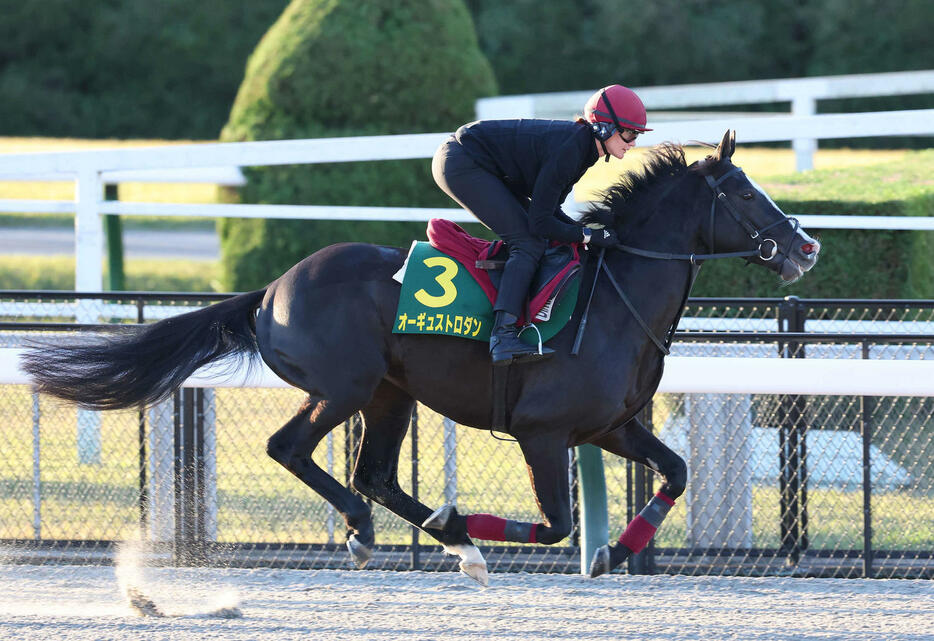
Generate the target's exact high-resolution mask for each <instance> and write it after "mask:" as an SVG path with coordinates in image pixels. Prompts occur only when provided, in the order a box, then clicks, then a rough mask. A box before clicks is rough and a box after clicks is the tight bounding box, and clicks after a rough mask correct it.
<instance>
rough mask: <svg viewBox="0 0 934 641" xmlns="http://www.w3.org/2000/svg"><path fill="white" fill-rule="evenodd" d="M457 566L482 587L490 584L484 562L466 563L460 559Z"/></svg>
mask: <svg viewBox="0 0 934 641" xmlns="http://www.w3.org/2000/svg"><path fill="white" fill-rule="evenodd" d="M459 567H460V569H461V572H463V573H464V574H466V575H467V576H469V577H470V578H471V579H473V580H474V581H476V582H477V583H479V584H480V585H482V586H483V587H488V586H489V585H490V575H489V573H488V572H487V571H486V563H467V562H466V561H461V562H460V564H459Z"/></svg>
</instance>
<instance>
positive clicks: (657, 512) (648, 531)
mask: <svg viewBox="0 0 934 641" xmlns="http://www.w3.org/2000/svg"><path fill="white" fill-rule="evenodd" d="M674 504H675V502H674V500H673V499H671V498H669V497H667V496H665V495H664V494H662V493H661V492H656V493H655V498H653V499H652V500H651V501H649V504H648V505H646V506H645V508H643V510H642V512H640V513H639V514H638V515H636V518H634V519H633V520H632V522H631V523H630V524H629V525H627V526H626V531H625V532H623V533H622V534H621V535H620V537H619V542H620V543H622V544H623V545H625V546H626V547H627V548H629V549H630V550H632V551H633V554H638V553H639V552H641V551H642V550H643V549H645V546H646V545H648V544H649V541H651V540H652V537H653V536H655V532H656V530H658V526H659V525H661V524H662V520H664V518H665V515H666V514H667V513H668V510H670V509H671V507H672V506H674ZM643 515H644V516H643ZM646 517H648V518H646ZM648 519H651V520H652V522H651V523H650V522H649V520H648Z"/></svg>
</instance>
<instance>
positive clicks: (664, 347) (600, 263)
mask: <svg viewBox="0 0 934 641" xmlns="http://www.w3.org/2000/svg"><path fill="white" fill-rule="evenodd" d="M741 172H742V169H740V168H739V167H733V168H732V169H731V170H730V171H728V172H726V173H725V174H723V175H722V176H720V178H717V179H714V178H713V177H712V176H709V175H708V176H704V179H705V180H706V182H707V185H708V186H709V187H710V189H711V191H713V193H714V198H713V200H712V201H711V203H710V241H709V247H710V250H711V253H709V254H677V253H671V252H657V251H652V250H649V249H640V248H638V247H631V246H629V245H624V244H622V243H619V244H617V245H616V248H617V249H619V250H620V251H624V252H626V253H628V254H633V255H635V256H642V257H643V258H652V259H656V260H687V261H690V263H691V275H690V278H689V279H688V286H687V290H686V291H685V293H684V297H683V299H682V304H681V308H680V310H679V312H678V315H677V317H676V318H675V320H674V322H673V323H672V325H671V327H669V329H668V332H667V335H666V340H665V341H664V342H662V341H661V340H660V339H659V338H658V337H657V336H656V335H655V333H654V332H653V331H652V329H651V328H650V327H649V325H648V323H646V322H645V319H643V318H642V315H641V314H639V312H638V311H637V310H636V308H635V306H634V305H633V304H632V301H631V300H629V297H628V296H626V293H625V292H624V291H623V288H622V287H620V285H619V283H618V282H617V281H616V277H615V276H613V273H612V272H611V271H610V269H609V268H608V267H607V266H606V262H605V261H604V253H605V252H606V249H605V248H601V249H600V255H599V258H598V259H597V268H596V270H594V277H593V283H592V284H591V286H590V295H589V296H588V297H587V304H586V306H585V307H584V312H583V314H582V315H581V320H580V324H579V325H578V328H577V336H576V338H575V339H574V347H573V349H572V350H571V355H573V356H577V354H578V352H579V351H580V345H581V341H582V340H583V338H584V329H585V328H586V327H587V318H588V316H589V314H590V303H591V301H592V300H593V294H594V290H595V289H596V287H597V279H598V278H599V277H600V272H601V270H602V271H603V272H605V273H606V275H607V277H608V278H609V279H610V283H611V284H612V285H613V288H614V289H615V290H616V293H617V294H618V295H619V297H620V299H622V301H623V303H624V304H625V305H626V307H627V309H629V312H630V313H631V314H632V315H633V318H635V319H636V322H638V323H639V326H640V327H641V328H642V331H644V332H645V333H646V335H648V337H649V338H650V339H651V340H652V342H653V343H655V346H656V347H658V349H659V350H660V351H661V352H662V354H664V355H665V356H667V355H668V354H669V353H670V350H669V347H670V346H671V341H672V339H673V338H674V334H675V328H676V327H677V326H678V321H680V320H681V314H682V312H683V311H684V305H685V304H687V299H688V296H689V294H690V292H691V287H692V286H693V285H694V279H695V278H697V272H698V271H699V268H700V266H699V265H698V262H697V261H703V260H714V259H717V258H749V257H751V256H758V257H759V258H760V259H761V260H763V261H770V260H772V259H773V258H775V255H776V254H777V253H778V243H777V242H776V241H775V240H773V239H771V238H762V234H763V233H764V232H766V231H768V230H769V229H772V228H773V227H775V226H777V225H780V224H781V223H784V222H791V223H792V224H793V232H792V235H791V238H790V239H789V241H788V247H786V249H785V251H784V252H783V255H785V256H787V255H788V253H789V251H790V250H791V244H792V242H794V234H795V233H797V231H798V229H799V227H800V223H799V222H798V220H797V219H796V218H791V217H790V216H785V217H784V218H783V219H781V220H777V221H775V222H774V223H772V224H770V225H767V226H765V227H763V228H762V229H757V228H756V227H754V226H753V225H752V224H751V223H750V222H749V221H748V220H747V219H746V218H745V217H743V215H742V214H740V213H739V212H738V211H736V208H735V207H734V206H733V204H732V203H731V202H730V201H729V199H728V198H727V195H726V193H724V191H723V190H722V189H720V185H721V183H723V181H725V180H726V179H727V178H729V177H730V176H732V175H733V174H736V173H741ZM717 203H722V204H723V205H724V207H725V208H726V210H727V212H729V214H730V216H731V217H732V218H733V220H735V221H736V222H737V223H738V224H739V225H740V226H741V227H742V228H743V230H744V231H745V232H746V233H747V234H748V235H749V237H750V238H751V239H752V240H754V241H758V243H759V245H758V246H757V247H756V248H755V249H752V250H749V251H735V252H715V251H714V222H715V219H716V214H717ZM766 243H771V244H772V247H771V250H770V251H769V252H768V254H767V255H766V253H765V251H763V248H764V247H765V245H766Z"/></svg>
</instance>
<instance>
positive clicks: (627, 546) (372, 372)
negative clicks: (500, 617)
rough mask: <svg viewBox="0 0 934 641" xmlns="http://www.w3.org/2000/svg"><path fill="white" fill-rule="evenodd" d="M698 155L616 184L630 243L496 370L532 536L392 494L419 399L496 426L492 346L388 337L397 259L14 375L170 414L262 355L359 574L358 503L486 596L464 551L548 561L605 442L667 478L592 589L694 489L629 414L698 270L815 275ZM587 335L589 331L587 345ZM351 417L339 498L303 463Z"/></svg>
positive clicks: (332, 249)
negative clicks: (179, 399) (514, 544)
mask: <svg viewBox="0 0 934 641" xmlns="http://www.w3.org/2000/svg"><path fill="white" fill-rule="evenodd" d="M709 147H710V148H712V149H713V151H712V152H711V153H710V155H708V156H707V157H706V158H705V159H704V160H701V161H697V162H694V163H692V164H690V165H688V164H687V162H686V161H685V156H684V150H683V148H682V147H681V146H679V145H675V144H672V143H665V144H662V145H659V146H658V147H655V148H654V149H653V150H652V151H650V154H649V157H648V160H647V161H646V163H645V167H644V168H643V171H642V172H637V173H630V174H627V175H625V176H624V177H623V178H622V179H621V180H620V182H619V183H617V184H616V185H614V186H613V187H611V188H609V189H608V190H607V191H606V192H605V193H604V194H603V198H602V200H601V201H599V202H597V203H596V204H594V205H592V206H591V208H590V209H589V211H587V212H586V213H585V214H584V216H583V219H582V222H583V223H585V224H590V225H592V226H599V225H601V224H602V225H603V226H607V227H612V228H613V229H615V230H616V231H617V233H618V234H619V238H620V243H621V244H620V245H619V247H618V248H614V249H610V250H606V251H605V252H600V255H599V256H596V255H595V254H596V252H595V251H587V252H583V253H585V254H586V255H585V257H584V259H583V270H582V273H583V277H582V281H581V282H582V286H581V287H580V292H581V293H580V295H579V300H578V302H577V305H576V308H575V310H574V313H573V315H572V317H571V321H570V322H569V323H568V324H567V325H566V326H565V327H564V329H562V330H561V331H560V332H559V333H558V334H557V335H555V336H554V337H553V338H552V339H551V340H550V341H549V345H550V346H551V347H552V348H553V349H554V350H555V355H554V356H553V357H552V358H551V359H549V360H547V361H543V362H540V363H535V364H526V365H519V364H515V365H510V366H509V367H508V368H506V369H507V376H508V386H507V390H508V392H507V394H508V396H507V398H506V399H505V401H506V403H507V406H508V407H509V417H510V420H509V424H508V426H507V427H506V428H504V429H505V431H507V432H508V433H509V434H510V435H511V436H512V437H513V438H514V439H515V440H516V441H517V442H518V445H519V448H520V449H521V451H522V454H523V457H524V459H525V462H526V464H527V467H528V470H529V474H530V478H531V484H532V489H533V491H534V494H535V497H536V499H537V502H538V505H539V508H540V511H541V516H542V519H541V521H540V522H538V523H524V522H518V521H513V520H507V519H503V518H500V517H498V516H494V515H490V514H469V515H463V514H459V513H458V512H457V510H456V507H455V506H442V507H441V508H440V509H437V510H434V511H433V510H432V509H431V508H429V507H428V506H426V505H424V504H423V503H421V502H420V501H418V500H415V499H414V498H412V497H411V496H410V495H408V494H407V493H406V492H404V491H403V490H402V488H401V487H400V486H399V483H398V479H397V472H398V459H399V453H400V448H401V445H402V441H403V438H404V437H405V435H406V432H407V429H408V425H409V420H410V417H411V415H412V411H413V408H414V406H415V403H416V402H421V403H423V404H424V405H426V406H428V407H429V408H431V409H432V410H434V411H436V412H438V413H440V414H442V415H444V416H446V417H449V418H451V419H453V420H454V421H456V422H457V423H459V424H460V425H464V426H469V427H473V428H479V429H490V428H491V427H492V426H493V425H494V422H493V418H492V413H493V406H494V403H495V402H496V395H497V391H496V390H497V386H495V385H494V383H493V371H494V370H493V367H492V365H491V362H490V358H489V353H488V350H487V346H486V345H485V344H484V343H480V342H477V341H473V340H463V339H458V338H456V337H453V338H452V337H445V336H431V335H421V336H419V335H408V334H394V333H393V332H392V329H393V324H394V321H395V313H396V307H397V303H398V300H399V295H400V285H399V283H398V282H396V281H394V280H393V274H395V273H396V272H397V271H398V270H399V269H400V267H401V266H402V265H403V262H404V260H405V258H406V251H405V250H403V249H399V248H391V247H384V246H377V245H369V244H362V243H342V244H337V245H331V246H329V247H326V248H324V249H321V250H320V251H318V252H316V253H314V254H312V255H311V256H309V257H308V258H305V259H304V260H302V261H301V262H299V263H298V264H296V265H295V266H294V267H292V268H291V269H290V270H289V271H288V272H286V273H285V274H284V275H282V276H281V277H279V278H278V279H277V280H275V281H273V282H272V283H270V284H269V285H268V286H267V287H265V288H263V289H259V290H256V291H252V292H248V293H244V294H240V295H238V296H235V297H232V298H230V299H227V300H225V301H222V302H220V303H216V304H214V305H211V306H209V307H206V308H204V309H201V310H198V311H193V312H189V313H186V314H182V315H179V316H176V317H172V318H168V319H165V320H162V321H159V322H157V323H154V324H152V325H147V326H143V327H141V328H140V329H139V330H138V331H137V332H133V333H131V334H130V335H117V336H105V337H103V338H97V339H93V340H91V341H90V342H86V341H78V342H73V343H72V344H65V345H61V344H58V345H48V346H34V347H32V348H30V349H28V350H26V352H25V354H24V356H23V357H22V363H21V366H22V367H23V369H24V370H25V371H26V372H27V373H29V374H30V375H31V377H32V379H33V381H34V382H35V385H36V387H37V388H38V390H39V391H40V392H43V393H47V394H51V395H53V396H57V397H59V398H62V399H65V400H67V401H70V402H73V403H76V404H78V405H79V406H82V407H85V408H88V409H94V410H111V409H120V408H128V407H138V406H140V405H147V404H152V403H155V402H157V401H159V400H161V399H164V398H165V397H167V396H168V395H170V394H171V393H172V392H173V391H174V390H175V389H177V388H178V387H179V386H180V385H181V384H182V383H183V382H184V381H185V379H186V378H188V377H189V376H190V375H191V374H192V373H193V372H195V370H197V369H198V368H199V367H202V366H204V365H206V364H208V363H211V362H212V361H218V360H220V359H226V358H227V357H239V358H240V359H243V358H245V357H247V358H248V359H249V360H251V361H252V360H255V357H256V355H257V354H258V355H259V356H260V357H261V358H262V360H263V361H264V362H265V363H266V364H267V365H268V366H269V368H270V369H271V370H272V371H273V372H275V373H276V374H277V375H278V376H280V377H281V378H282V379H283V380H285V381H286V382H287V383H289V384H291V385H293V386H295V387H297V388H299V389H302V390H304V391H305V392H306V393H307V397H306V398H305V399H304V401H303V403H302V404H301V407H300V408H299V409H298V412H297V413H296V414H295V415H294V416H293V417H292V418H291V419H289V420H288V421H287V422H286V423H285V424H284V425H283V426H282V427H281V428H280V429H279V430H278V431H276V432H275V433H274V434H273V435H272V436H271V437H270V438H269V439H268V442H267V447H266V451H267V453H268V455H269V456H271V457H272V458H273V459H274V460H275V461H277V462H278V463H280V464H281V465H282V466H283V467H285V469H287V470H288V471H289V472H291V473H292V474H294V475H295V476H296V477H298V479H299V480H301V481H302V482H303V483H305V484H306V485H307V486H308V487H310V488H311V489H312V490H314V491H315V492H317V493H318V494H320V495H321V496H322V497H323V498H324V499H326V500H327V501H328V502H329V503H331V504H332V505H333V506H334V507H335V508H336V509H337V511H338V512H339V513H340V514H341V515H342V516H343V518H344V520H345V522H346V524H347V529H348V539H347V547H348V550H349V552H350V554H351V557H352V560H353V561H354V563H355V564H356V565H357V566H358V567H364V566H365V565H366V563H367V561H368V560H369V559H370V557H371V555H372V546H373V545H374V541H375V533H374V529H373V520H372V517H371V511H370V507H369V506H368V505H367V503H366V502H365V501H364V500H363V498H362V497H368V498H370V499H372V500H373V501H375V502H376V503H378V504H379V505H382V506H384V507H385V508H387V509H388V510H389V511H391V512H393V513H394V514H396V515H398V516H399V517H401V518H402V519H404V520H405V521H407V522H409V523H410V524H412V525H413V526H415V527H418V528H420V529H421V530H422V531H424V532H425V533H426V534H428V535H429V536H431V537H433V538H434V539H435V540H437V541H438V542H439V543H440V544H441V545H442V546H443V547H444V549H445V551H446V552H448V553H449V554H455V555H458V556H459V557H460V559H461V561H460V567H461V569H462V570H463V571H464V572H465V573H467V574H468V575H469V576H471V577H472V578H474V579H475V580H477V581H479V582H480V583H482V584H486V582H487V581H488V575H487V570H486V564H485V561H484V559H483V556H482V554H481V553H480V551H479V549H478V548H477V547H476V546H475V545H474V543H473V539H474V538H479V539H486V540H494V541H519V542H533V543H541V544H546V545H548V544H554V543H557V542H559V541H561V540H562V539H564V538H565V537H567V536H568V535H569V533H570V531H571V508H570V501H569V487H568V474H567V470H568V465H569V454H568V450H569V448H571V447H574V446H578V445H581V444H585V443H590V444H593V445H596V446H597V447H599V448H602V449H603V450H605V451H607V452H609V453H611V454H615V455H617V456H621V457H625V458H627V459H631V460H633V461H636V462H638V463H640V464H642V465H645V466H647V467H648V468H650V469H651V470H653V471H654V472H655V473H657V474H658V475H660V476H661V479H662V481H663V483H662V485H661V488H660V490H659V492H658V494H656V496H655V498H653V499H652V500H651V501H650V503H649V505H648V506H646V508H645V509H644V510H643V511H642V512H641V513H640V515H638V516H637V517H636V518H635V519H634V520H633V521H632V522H631V523H630V524H629V525H628V526H627V528H626V529H625V531H624V532H623V534H622V535H621V536H620V539H619V541H617V542H616V543H613V544H612V545H606V546H603V547H602V548H600V549H599V550H598V551H597V554H596V555H595V556H594V559H593V565H592V566H591V576H599V575H600V574H603V573H606V572H609V571H610V570H612V569H613V568H615V567H617V566H618V565H620V564H621V563H622V562H623V561H624V560H626V558H628V556H629V555H630V554H633V553H636V552H638V551H639V550H640V549H641V548H642V547H644V546H645V545H646V544H647V543H648V541H649V539H650V538H651V537H652V536H653V535H654V532H655V530H656V528H657V527H658V525H660V523H661V520H662V519H663V518H664V516H665V513H667V511H668V509H670V506H671V505H673V504H674V501H675V499H677V498H678V497H680V496H681V494H682V493H683V492H684V490H685V484H686V478H687V474H686V466H685V462H684V460H683V459H682V458H681V457H680V456H679V455H678V454H676V453H675V452H673V451H672V450H671V449H669V448H668V447H667V446H666V445H665V444H664V443H662V442H661V441H660V440H659V439H658V438H657V437H656V436H654V435H653V434H652V433H651V431H649V430H648V429H646V428H645V427H644V426H643V425H642V423H641V422H640V421H639V419H638V418H637V416H636V414H637V413H638V412H639V411H640V410H641V409H642V408H643V407H644V406H645V405H646V404H647V403H648V401H649V400H650V399H651V398H652V396H653V394H654V393H655V390H656V389H657V387H658V384H659V381H660V379H661V376H662V367H663V359H664V355H665V354H666V353H667V351H668V350H667V346H668V345H669V344H670V342H671V337H672V336H673V334H674V329H675V327H676V325H677V322H678V319H679V318H680V314H681V312H682V310H683V309H684V305H685V303H686V300H687V296H688V292H689V291H690V287H691V285H692V284H693V281H694V278H695V276H696V274H697V270H698V269H699V268H700V266H701V265H702V264H703V263H704V262H705V261H706V260H710V259H712V258H719V257H731V256H739V257H742V258H744V259H745V260H747V261H748V262H750V263H753V264H756V265H760V266H763V267H765V268H767V269H770V270H772V271H774V272H776V273H777V274H779V276H780V277H781V280H782V281H784V282H786V283H787V282H793V281H795V280H797V279H798V278H800V277H801V276H802V275H803V274H804V272H806V271H808V270H809V269H811V268H812V267H813V266H814V264H815V263H816V261H817V257H818V254H819V251H820V244H819V242H818V241H817V240H815V239H814V238H811V237H810V236H808V235H807V234H806V233H805V232H804V231H803V230H801V229H800V227H799V225H798V223H797V221H796V220H795V219H793V218H789V217H787V216H785V214H784V213H783V212H782V211H781V209H779V207H778V206H777V205H776V204H775V203H774V202H773V201H772V199H771V198H769V197H768V196H767V195H766V193H765V192H764V191H763V190H762V189H761V188H760V187H758V186H757V185H756V184H755V183H754V182H753V181H751V180H750V179H749V178H748V177H747V176H746V175H745V174H744V173H743V172H742V170H741V169H740V168H739V167H738V166H736V165H734V164H733V162H732V156H733V153H734V150H735V132H734V131H732V130H728V131H727V132H726V133H725V134H724V136H723V138H722V140H721V141H720V143H719V145H716V146H714V145H709ZM718 252H719V253H718ZM621 299H622V303H621ZM583 325H586V326H587V332H586V334H582V333H580V331H579V330H578V328H580V327H582V326H583ZM442 372H443V373H445V375H444V376H439V373H442ZM357 412H360V414H361V415H362V418H363V426H364V429H363V436H362V442H361V444H360V447H359V451H358V453H357V455H356V461H355V464H354V468H353V474H352V481H351V483H350V486H351V487H352V488H353V489H354V490H356V491H357V492H358V493H359V494H355V493H353V492H352V491H351V489H349V488H348V487H345V486H344V485H343V484H341V483H339V482H338V481H337V480H335V479H334V478H333V477H332V476H330V475H329V474H327V473H326V472H325V471H324V470H322V469H321V468H320V467H319V466H317V465H316V464H315V463H314V462H313V461H312V453H313V451H314V450H315V448H316V446H317V445H318V443H319V442H320V441H321V440H322V438H323V437H324V436H325V435H326V434H327V433H328V432H330V431H331V430H332V429H334V428H335V427H336V426H338V425H340V424H341V423H343V422H344V421H345V420H347V419H348V418H350V417H351V416H353V415H354V414H356V413H357ZM361 495H362V497H361Z"/></svg>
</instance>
